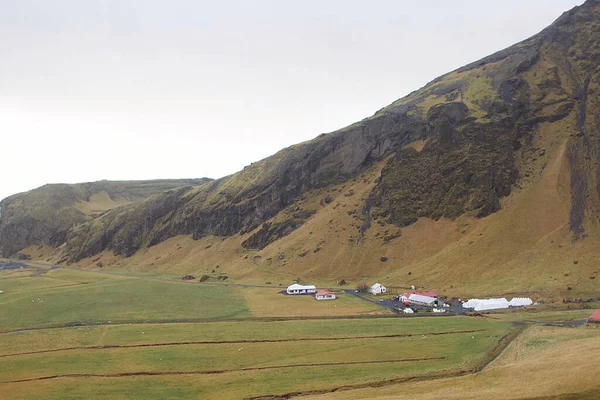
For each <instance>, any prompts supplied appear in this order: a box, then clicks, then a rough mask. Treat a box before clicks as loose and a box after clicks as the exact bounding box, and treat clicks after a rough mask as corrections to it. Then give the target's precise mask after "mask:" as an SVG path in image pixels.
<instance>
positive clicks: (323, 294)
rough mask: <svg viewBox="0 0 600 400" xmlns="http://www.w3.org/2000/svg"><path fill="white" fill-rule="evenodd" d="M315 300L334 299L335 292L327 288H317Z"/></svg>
mask: <svg viewBox="0 0 600 400" xmlns="http://www.w3.org/2000/svg"><path fill="white" fill-rule="evenodd" d="M315 298H316V299H317V300H335V294H333V293H331V292H330V291H328V290H319V291H318V292H317V294H316V295H315Z"/></svg>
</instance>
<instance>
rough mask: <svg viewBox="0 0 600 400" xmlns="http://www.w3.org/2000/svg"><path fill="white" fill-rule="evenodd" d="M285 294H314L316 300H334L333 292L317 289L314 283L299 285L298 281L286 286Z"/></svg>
mask: <svg viewBox="0 0 600 400" xmlns="http://www.w3.org/2000/svg"><path fill="white" fill-rule="evenodd" d="M286 292H287V294H309V295H314V296H315V299H317V300H335V299H336V296H335V293H332V292H330V291H328V290H319V291H317V287H316V286H315V285H300V284H299V283H295V284H293V285H290V286H288V288H287V290H286Z"/></svg>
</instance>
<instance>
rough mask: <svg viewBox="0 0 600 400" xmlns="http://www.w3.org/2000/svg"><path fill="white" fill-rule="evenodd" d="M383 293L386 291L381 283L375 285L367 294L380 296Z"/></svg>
mask: <svg viewBox="0 0 600 400" xmlns="http://www.w3.org/2000/svg"><path fill="white" fill-rule="evenodd" d="M385 292H387V289H386V288H385V286H383V285H382V284H381V283H376V284H374V285H373V286H371V287H370V288H369V293H371V294H382V293H385Z"/></svg>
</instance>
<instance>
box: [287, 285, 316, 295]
mask: <svg viewBox="0 0 600 400" xmlns="http://www.w3.org/2000/svg"><path fill="white" fill-rule="evenodd" d="M316 292H317V287H316V286H315V285H300V284H298V283H294V284H293V285H290V286H288V288H287V294H315V293H316Z"/></svg>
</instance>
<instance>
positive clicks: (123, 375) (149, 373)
mask: <svg viewBox="0 0 600 400" xmlns="http://www.w3.org/2000/svg"><path fill="white" fill-rule="evenodd" d="M447 359H448V358H447V357H424V358H401V359H395V360H369V361H347V362H329V363H304V364H285V365H273V366H267V367H248V368H239V369H216V370H205V371H156V372H152V371H138V372H121V373H115V374H91V373H81V374H60V375H58V374H57V375H46V376H39V377H35V378H24V379H14V380H10V381H0V385H4V384H9V383H24V382H33V381H46V380H52V379H60V378H128V377H133V376H161V375H217V374H226V373H234V372H248V371H265V370H273V369H288V368H306V367H323V366H344V365H366V364H394V363H406V362H425V361H444V360H447Z"/></svg>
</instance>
